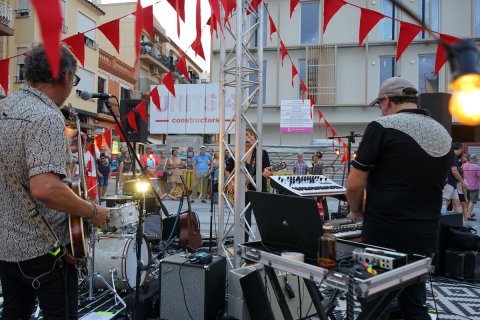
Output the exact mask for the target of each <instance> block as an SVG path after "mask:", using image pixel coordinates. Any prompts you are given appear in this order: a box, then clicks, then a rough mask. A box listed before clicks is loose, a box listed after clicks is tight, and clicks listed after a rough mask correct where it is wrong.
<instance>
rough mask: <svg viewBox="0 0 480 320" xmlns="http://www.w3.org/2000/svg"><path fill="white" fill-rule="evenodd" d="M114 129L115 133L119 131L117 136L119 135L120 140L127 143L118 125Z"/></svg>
mask: <svg viewBox="0 0 480 320" xmlns="http://www.w3.org/2000/svg"><path fill="white" fill-rule="evenodd" d="M113 129H114V130H115V131H117V134H118V136H119V137H120V140H122V141H126V140H125V137H124V136H123V134H122V130H120V128H119V127H118V125H115V126H114V127H113Z"/></svg>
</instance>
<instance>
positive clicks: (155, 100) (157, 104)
mask: <svg viewBox="0 0 480 320" xmlns="http://www.w3.org/2000/svg"><path fill="white" fill-rule="evenodd" d="M149 96H150V98H152V103H153V105H154V106H155V108H157V109H158V111H162V109H161V106H160V95H159V94H158V87H155V88H153V89H152V91H150V94H149ZM145 122H146V121H145Z"/></svg>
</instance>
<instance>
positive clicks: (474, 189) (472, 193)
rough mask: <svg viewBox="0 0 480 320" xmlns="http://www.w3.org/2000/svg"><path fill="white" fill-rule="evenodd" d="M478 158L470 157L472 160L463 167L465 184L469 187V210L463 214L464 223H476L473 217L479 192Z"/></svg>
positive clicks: (475, 156) (479, 173)
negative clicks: (469, 221)
mask: <svg viewBox="0 0 480 320" xmlns="http://www.w3.org/2000/svg"><path fill="white" fill-rule="evenodd" d="M477 162H478V158H477V155H476V154H471V155H470V160H469V162H468V163H465V164H464V165H463V166H462V170H463V175H464V177H465V184H466V186H467V198H468V209H467V212H464V213H463V222H464V223H467V221H468V220H471V221H475V218H473V217H472V211H473V207H474V206H475V204H476V203H477V201H478V190H479V187H480V185H479V182H478V180H479V179H480V166H478V164H477Z"/></svg>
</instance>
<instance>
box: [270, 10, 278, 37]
mask: <svg viewBox="0 0 480 320" xmlns="http://www.w3.org/2000/svg"><path fill="white" fill-rule="evenodd" d="M268 22H269V24H270V41H272V34H274V33H275V32H277V26H275V23H273V20H272V17H271V16H270V15H268Z"/></svg>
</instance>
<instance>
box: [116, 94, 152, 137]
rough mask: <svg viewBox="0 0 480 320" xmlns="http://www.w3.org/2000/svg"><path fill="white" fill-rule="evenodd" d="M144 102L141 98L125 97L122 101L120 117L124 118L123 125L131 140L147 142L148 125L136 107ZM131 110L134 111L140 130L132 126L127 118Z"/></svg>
mask: <svg viewBox="0 0 480 320" xmlns="http://www.w3.org/2000/svg"><path fill="white" fill-rule="evenodd" d="M140 102H142V100H140V99H123V100H122V101H121V102H120V118H121V119H122V127H123V130H124V131H125V133H126V135H127V138H128V140H130V142H147V135H148V132H147V131H148V126H147V124H146V123H145V122H143V119H142V117H141V116H140V113H139V112H138V111H136V110H135V107H136V106H137V105H138V104H139V103H140ZM129 112H134V114H135V123H136V124H137V129H138V132H135V130H134V129H133V128H132V127H131V126H130V124H129V123H128V120H127V118H126V116H127V114H128V113H129Z"/></svg>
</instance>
